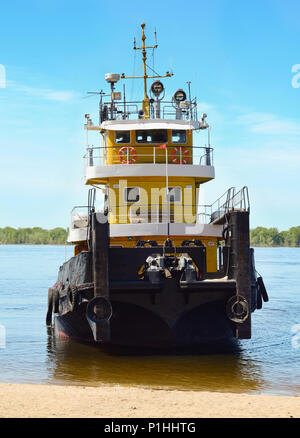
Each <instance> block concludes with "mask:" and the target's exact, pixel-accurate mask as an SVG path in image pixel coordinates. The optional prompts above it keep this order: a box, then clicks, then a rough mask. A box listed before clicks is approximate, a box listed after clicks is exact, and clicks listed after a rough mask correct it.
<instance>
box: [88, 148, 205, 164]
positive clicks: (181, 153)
mask: <svg viewBox="0 0 300 438" xmlns="http://www.w3.org/2000/svg"><path fill="white" fill-rule="evenodd" d="M140 151H143V152H140ZM83 158H84V159H85V161H86V166H87V167H92V166H97V167H98V166H107V165H110V164H139V163H140V164H142V163H143V164H165V163H166V153H165V150H163V149H158V146H144V145H138V146H130V145H124V144H120V145H116V146H109V147H88V148H87V150H86V154H85V155H84V157H83ZM168 164H194V165H195V164H196V165H200V166H213V148H209V147H198V146H185V145H178V146H177V145H176V144H174V145H172V146H169V147H168Z"/></svg>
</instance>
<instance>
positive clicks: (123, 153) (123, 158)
mask: <svg viewBox="0 0 300 438" xmlns="http://www.w3.org/2000/svg"><path fill="white" fill-rule="evenodd" d="M127 150H128V152H127ZM130 153H132V158H131V159H130V160H127V158H129V155H130ZM127 154H128V155H127ZM119 160H120V162H121V163H122V164H133V163H135V162H136V150H135V149H134V147H132V146H123V147H122V148H121V149H120V150H119Z"/></svg>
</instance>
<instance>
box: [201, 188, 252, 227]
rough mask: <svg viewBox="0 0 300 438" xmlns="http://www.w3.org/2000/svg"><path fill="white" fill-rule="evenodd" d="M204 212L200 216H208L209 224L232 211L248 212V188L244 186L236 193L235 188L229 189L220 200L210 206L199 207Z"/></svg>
mask: <svg viewBox="0 0 300 438" xmlns="http://www.w3.org/2000/svg"><path fill="white" fill-rule="evenodd" d="M201 207H202V208H203V209H204V211H203V212H202V214H205V215H207V216H210V222H214V221H217V220H218V219H220V218H221V217H222V216H224V215H226V214H227V213H230V212H231V211H233V210H241V211H249V210H250V202H249V193H248V187H246V186H244V187H243V188H241V190H239V191H238V192H236V190H235V187H230V189H228V190H227V191H226V192H225V193H223V195H222V196H220V198H218V199H217V200H216V201H215V202H213V203H212V204H211V205H204V206H200V208H201Z"/></svg>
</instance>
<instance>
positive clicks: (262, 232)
mask: <svg viewBox="0 0 300 438" xmlns="http://www.w3.org/2000/svg"><path fill="white" fill-rule="evenodd" d="M250 243H251V245H254V246H300V226H298V227H291V228H290V229H289V230H287V231H278V229H277V228H264V227H256V228H254V229H252V230H250Z"/></svg>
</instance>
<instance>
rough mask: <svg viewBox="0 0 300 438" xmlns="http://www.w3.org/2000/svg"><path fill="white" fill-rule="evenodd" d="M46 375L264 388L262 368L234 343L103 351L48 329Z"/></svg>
mask: <svg viewBox="0 0 300 438" xmlns="http://www.w3.org/2000/svg"><path fill="white" fill-rule="evenodd" d="M47 353H48V354H47V367H48V373H49V375H48V379H49V381H51V382H52V383H56V384H58V383H61V384H62V383H63V384H66V383H69V384H72V385H76V384H77V385H88V386H99V385H103V384H119V385H131V386H143V387H152V388H169V389H181V390H187V389H193V390H209V391H229V392H245V391H247V392H252V391H259V390H260V389H261V388H262V387H263V386H264V382H263V378H262V372H261V369H260V366H259V365H258V364H257V363H254V362H253V361H252V360H251V359H250V358H248V357H247V356H246V355H245V353H243V351H242V349H241V348H240V346H239V344H238V343H237V342H232V343H226V344H222V345H217V346H214V347H209V348H208V347H201V348H200V347H199V348H197V349H192V350H191V349H189V350H185V351H183V350H181V351H180V352H178V351H171V352H170V351H168V352H163V351H159V352H158V351H156V352H155V351H141V350H138V351H136V350H135V351H134V350H124V349H122V350H120V349H112V350H111V349H110V350H107V349H103V348H101V347H95V346H93V345H86V344H80V343H78V342H75V341H72V340H61V339H57V338H55V337H54V334H53V333H52V331H49V332H48V351H47Z"/></svg>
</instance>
